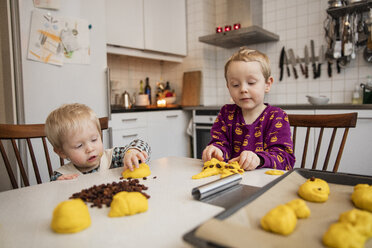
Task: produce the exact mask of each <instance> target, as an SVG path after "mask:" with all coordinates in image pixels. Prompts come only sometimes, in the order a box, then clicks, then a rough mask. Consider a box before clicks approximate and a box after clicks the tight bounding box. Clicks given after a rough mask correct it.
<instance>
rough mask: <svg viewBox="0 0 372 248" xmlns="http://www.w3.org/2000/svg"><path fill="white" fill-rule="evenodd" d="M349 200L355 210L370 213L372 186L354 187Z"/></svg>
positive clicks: (371, 207) (371, 209)
mask: <svg viewBox="0 0 372 248" xmlns="http://www.w3.org/2000/svg"><path fill="white" fill-rule="evenodd" d="M351 200H352V201H353V203H354V205H355V206H356V207H357V208H360V209H364V210H367V211H369V212H372V185H368V184H357V185H355V186H354V191H353V193H352V194H351Z"/></svg>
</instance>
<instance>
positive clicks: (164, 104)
mask: <svg viewBox="0 0 372 248" xmlns="http://www.w3.org/2000/svg"><path fill="white" fill-rule="evenodd" d="M156 105H157V106H158V107H165V106H167V102H166V101H165V99H159V100H157V102H156Z"/></svg>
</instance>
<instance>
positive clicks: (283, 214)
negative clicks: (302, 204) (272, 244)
mask: <svg viewBox="0 0 372 248" xmlns="http://www.w3.org/2000/svg"><path fill="white" fill-rule="evenodd" d="M296 224H297V217H296V214H295V212H294V211H293V209H292V208H291V207H289V206H287V205H279V206H277V207H275V208H273V209H271V210H270V211H269V212H268V213H267V214H266V215H265V216H264V217H262V219H261V226H262V228H263V229H265V230H266V231H270V232H274V233H278V234H282V235H288V234H290V233H292V232H293V230H294V229H295V227H296Z"/></svg>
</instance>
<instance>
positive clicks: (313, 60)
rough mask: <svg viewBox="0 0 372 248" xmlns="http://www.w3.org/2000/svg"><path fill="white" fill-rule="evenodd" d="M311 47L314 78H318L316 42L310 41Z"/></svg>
mask: <svg viewBox="0 0 372 248" xmlns="http://www.w3.org/2000/svg"><path fill="white" fill-rule="evenodd" d="M310 47H311V63H312V66H313V76H314V77H313V78H316V75H317V74H316V59H315V46H314V40H311V41H310Z"/></svg>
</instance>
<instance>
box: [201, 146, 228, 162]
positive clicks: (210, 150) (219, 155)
mask: <svg viewBox="0 0 372 248" xmlns="http://www.w3.org/2000/svg"><path fill="white" fill-rule="evenodd" d="M212 158H216V159H218V160H220V161H223V152H222V151H221V150H220V149H218V148H217V147H215V146H214V145H209V146H207V147H206V148H205V149H204V151H203V155H202V160H203V161H204V162H206V161H209V160H211V159H212Z"/></svg>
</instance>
